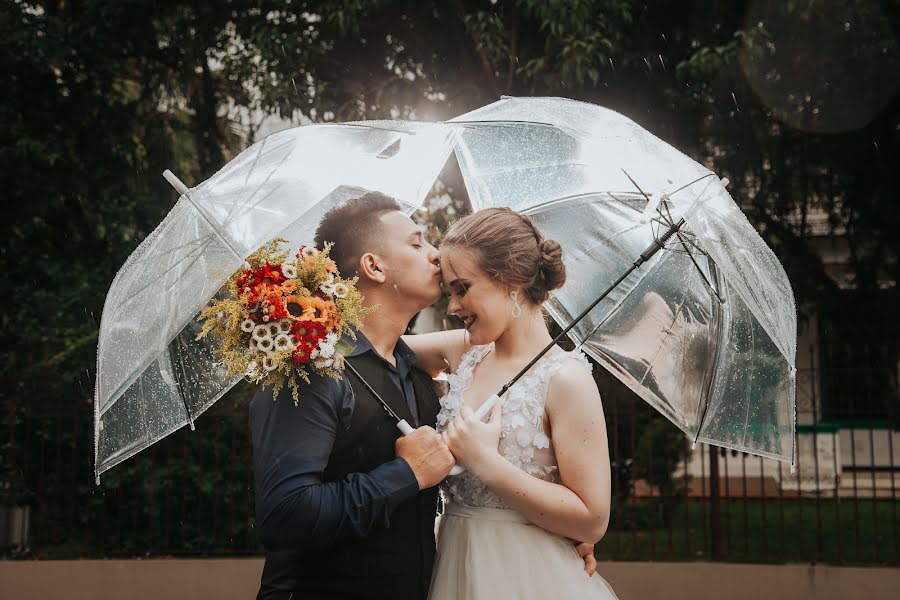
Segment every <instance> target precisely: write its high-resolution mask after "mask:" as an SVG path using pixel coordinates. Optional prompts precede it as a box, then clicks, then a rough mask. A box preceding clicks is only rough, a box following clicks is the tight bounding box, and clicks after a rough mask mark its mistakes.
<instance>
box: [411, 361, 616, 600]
mask: <svg viewBox="0 0 900 600" xmlns="http://www.w3.org/2000/svg"><path fill="white" fill-rule="evenodd" d="M492 347H493V345H492V344H489V345H485V346H474V347H473V348H471V349H470V350H469V351H468V352H467V353H466V354H465V355H464V356H463V358H462V360H461V361H460V365H459V368H458V369H457V372H456V373H455V374H453V375H450V376H449V378H448V379H449V383H450V390H449V392H448V393H447V394H446V395H445V396H444V397H443V398H441V411H440V413H438V417H437V425H438V427H437V429H438V431H443V430H444V429H445V428H446V427H447V425H448V423H449V422H450V419H452V418H453V417H454V416H456V415H457V414H458V413H459V410H460V408H461V407H462V402H463V400H462V396H463V393H464V392H465V390H466V389H467V388H468V387H469V385H470V384H471V383H472V373H473V371H474V369H475V366H476V365H477V364H478V363H479V361H481V359H482V358H484V356H485V355H486V354H487V353H488V352H489V351H490V350H491V348H492ZM566 358H570V359H576V360H578V361H580V362H582V363H583V364H584V365H585V367H586V368H587V369H590V368H591V367H590V363H589V362H588V361H587V359H586V358H585V357H584V355H583V354H581V353H580V352H579V353H575V352H561V353H557V354H555V355H545V356H544V357H542V358H541V360H540V361H539V362H538V363H537V364H536V365H535V367H534V368H533V369H532V371H531V373H529V374H528V375H526V376H525V377H523V378H522V379H520V380H519V381H518V382H517V383H516V385H514V386H513V387H511V388H510V389H509V391H508V392H507V394H506V396H505V397H504V399H503V406H502V412H501V421H500V445H499V450H500V453H501V454H502V455H503V456H505V457H506V458H507V459H508V460H509V461H510V462H512V463H513V464H514V465H516V466H517V467H519V468H520V469H522V470H523V471H525V472H526V473H528V474H530V475H532V476H534V477H539V478H540V479H544V480H546V481H552V482H554V483H559V472H558V468H557V462H556V455H555V453H554V451H553V441H552V440H551V439H550V438H549V437H548V436H547V435H546V433H545V432H544V427H543V419H544V402H545V400H546V396H547V387H548V384H549V382H550V379H551V378H552V377H553V374H554V373H555V372H556V370H557V369H558V368H559V366H560V365H561V364H562V363H563V361H564V360H565V359H566ZM441 496H442V497H443V499H444V513H443V515H442V516H441V519H440V524H439V527H438V539H437V559H436V561H435V565H434V571H433V572H432V577H431V590H430V592H429V595H428V597H429V600H500V599H505V598H516V599H518V600H529V599H534V600H538V599H541V600H543V599H557V598H561V599H566V600H569V599H575V598H591V599H603V600H610V599H614V598H616V595H615V593H613V591H612V589H611V588H610V587H609V584H607V583H606V581H605V580H604V579H603V578H602V577H600V575H598V574H595V575H594V576H593V577H588V576H587V574H586V573H585V572H584V562H583V561H582V559H581V557H580V556H578V553H577V552H576V551H575V545H574V544H573V543H572V542H571V541H570V540H568V539H566V538H563V537H562V536H559V535H556V534H554V533H550V532H549V531H547V530H545V529H541V528H540V527H538V526H536V525H533V524H531V523H530V522H528V521H527V520H526V519H525V517H524V516H522V514H521V513H519V512H517V511H515V510H513V509H511V508H510V507H509V506H507V505H506V504H505V503H504V502H503V501H502V500H501V499H500V497H499V496H497V494H495V493H494V492H492V491H491V490H490V489H489V488H488V487H487V486H485V485H484V484H483V483H482V482H481V480H480V479H478V478H477V477H475V476H474V475H473V474H472V473H470V472H469V471H466V472H464V473H462V474H461V475H458V476H456V477H448V478H447V479H446V480H445V481H444V482H443V483H442V484H441Z"/></svg>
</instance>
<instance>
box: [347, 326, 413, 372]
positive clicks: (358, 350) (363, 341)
mask: <svg viewBox="0 0 900 600" xmlns="http://www.w3.org/2000/svg"><path fill="white" fill-rule="evenodd" d="M353 333H355V334H356V341H355V342H354V341H353V340H352V339H350V340H347V342H348V343H350V344H351V345H352V346H353V351H352V352H350V354H349V355H348V357H349V358H354V357H357V356H360V355H362V354H365V353H366V352H371V353H372V354H374V355H375V356H377V357H378V358H381V359H382V360H384V357H383V356H381V355H380V354H378V352H377V351H376V350H375V348H374V347H373V346H372V342H370V341H369V338H367V337H366V336H365V335H363V332H361V331H360V330H359V329H355V328H354V329H353ZM394 356H396V357H397V358H399V359H400V360H402V361H404V362H405V363H406V364H407V365H408V366H410V367H412V366H413V365H414V364H416V354H415V353H414V352H413V351H412V349H411V348H410V347H409V346H408V345H407V344H406V342H404V341H403V339H402V338H401V339H398V340H397V345H396V347H395V348H394Z"/></svg>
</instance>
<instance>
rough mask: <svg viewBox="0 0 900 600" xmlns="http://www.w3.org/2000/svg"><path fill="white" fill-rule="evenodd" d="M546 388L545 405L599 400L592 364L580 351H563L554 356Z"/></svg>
mask: <svg viewBox="0 0 900 600" xmlns="http://www.w3.org/2000/svg"><path fill="white" fill-rule="evenodd" d="M555 359H556V360H555V361H554V363H553V366H552V367H551V369H552V371H551V374H550V382H549V386H548V388H547V406H548V408H550V407H551V406H561V405H564V404H569V403H571V402H578V401H587V402H595V401H599V399H600V394H599V392H598V391H597V384H596V382H595V381H594V376H593V373H592V365H591V363H590V361H588V359H587V357H585V355H584V354H582V353H581V352H564V353H562V354H560V355H557V356H556V357H555Z"/></svg>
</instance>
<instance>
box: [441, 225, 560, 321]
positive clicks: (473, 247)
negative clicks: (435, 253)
mask: <svg viewBox="0 0 900 600" xmlns="http://www.w3.org/2000/svg"><path fill="white" fill-rule="evenodd" d="M450 248H460V249H464V250H468V251H469V252H471V253H472V254H473V255H474V256H475V258H476V260H477V261H478V266H479V267H480V268H481V269H482V270H483V271H484V272H485V273H487V274H488V276H490V277H491V279H493V280H494V281H496V282H498V283H500V284H501V285H505V286H507V287H511V288H518V289H521V290H522V291H523V293H524V294H525V297H526V298H527V299H528V301H529V302H531V303H532V304H534V305H536V306H540V305H541V304H543V303H544V301H545V300H547V297H548V296H549V293H550V291H552V290H555V289H557V288H560V287H562V285H563V284H564V283H565V282H566V266H565V264H563V260H562V248H560V247H559V244H557V243H556V242H554V241H553V240H546V239H544V236H543V235H541V232H540V231H539V230H538V228H537V227H535V225H534V223H533V222H532V220H531V219H530V218H529V217H527V216H525V215H522V214H519V213H517V212H515V211H514V210H511V209H509V208H486V209H484V210H480V211H478V212H476V213H474V214H471V215H468V216H465V217H463V218H462V219H460V220H458V221H456V222H455V223H453V225H452V226H451V227H450V229H449V230H448V231H447V235H446V236H444V239H443V240H442V241H441V249H442V250H443V249H450Z"/></svg>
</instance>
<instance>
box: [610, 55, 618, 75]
mask: <svg viewBox="0 0 900 600" xmlns="http://www.w3.org/2000/svg"><path fill="white" fill-rule="evenodd" d="M609 66H610V67H612V70H613V73H615V72H616V65H614V64H613V59H612V57H610V58H609Z"/></svg>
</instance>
